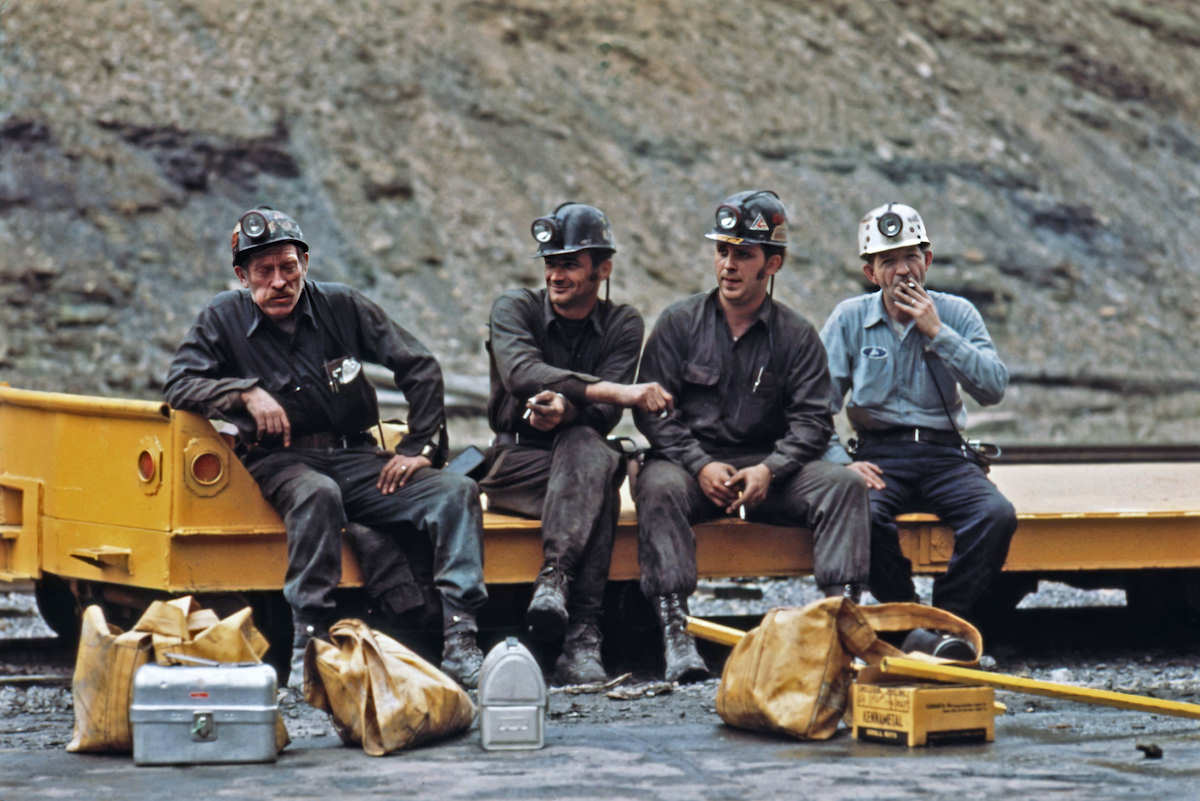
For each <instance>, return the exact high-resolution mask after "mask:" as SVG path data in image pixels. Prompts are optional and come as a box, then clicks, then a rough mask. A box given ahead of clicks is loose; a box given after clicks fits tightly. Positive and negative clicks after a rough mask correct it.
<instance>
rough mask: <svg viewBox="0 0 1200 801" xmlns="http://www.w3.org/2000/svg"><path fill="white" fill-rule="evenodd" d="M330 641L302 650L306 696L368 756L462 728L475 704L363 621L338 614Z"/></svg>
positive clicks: (466, 725)
mask: <svg viewBox="0 0 1200 801" xmlns="http://www.w3.org/2000/svg"><path fill="white" fill-rule="evenodd" d="M329 638H330V639H331V640H332V641H333V642H332V645H331V644H330V643H327V642H324V641H322V640H318V639H313V640H310V641H309V644H308V650H306V651H305V653H304V695H305V700H307V701H308V703H310V704H312V705H313V706H314V707H316V708H317V709H323V710H325V711H326V712H329V713H330V714H331V715H332V716H333V724H334V728H336V729H337V731H338V734H339V735H341V737H342V740H343V741H344V742H347V743H351V744H361V745H362V748H363V751H365V752H366V753H367V754H369V755H371V756H382V755H384V754H387V753H391V752H392V751H396V750H399V749H402V748H410V747H412V746H414V745H418V744H420V743H424V742H428V741H430V740H435V739H438V738H441V737H448V736H450V735H452V734H457V733H458V732H461V731H465V730H466V729H467V728H469V727H470V725H471V721H472V720H474V719H475V704H474V703H472V702H471V697H470V696H469V695H467V693H466V691H465V690H464V689H463V688H462V687H460V686H458V683H457V682H456V681H454V679H452V678H450V677H449V676H447V675H446V674H445V673H443V672H442V671H440V670H438V669H437V668H436V667H434V666H433V665H431V664H429V663H428V662H426V661H425V660H424V659H422V658H421V657H420V656H418V655H417V654H415V653H414V652H413V651H411V650H410V649H409V648H408V647H406V646H404V645H402V644H400V643H398V642H396V641H395V640H393V639H392V638H390V637H388V636H387V635H385V634H383V633H381V632H378V631H375V630H374V629H372V628H370V627H369V626H367V624H365V623H363V622H362V621H361V620H354V619H346V620H340V621H338V622H337V623H335V624H334V625H333V627H332V628H330V630H329Z"/></svg>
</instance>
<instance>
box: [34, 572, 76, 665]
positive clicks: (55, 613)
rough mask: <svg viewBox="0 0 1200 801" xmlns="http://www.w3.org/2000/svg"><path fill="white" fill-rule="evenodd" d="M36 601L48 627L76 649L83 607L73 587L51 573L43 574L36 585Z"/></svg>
mask: <svg viewBox="0 0 1200 801" xmlns="http://www.w3.org/2000/svg"><path fill="white" fill-rule="evenodd" d="M33 596H34V599H35V600H36V601H37V607H38V612H40V613H41V615H42V619H43V620H45V621H46V625H47V626H49V627H50V628H51V629H53V630H54V633H55V634H57V635H58V636H59V638H60V639H62V640H63V641H64V642H65V644H66V645H68V646H70V647H72V648H74V647H75V646H76V645H77V644H78V643H79V618H80V615H81V614H82V607H80V605H79V599H77V598H76V597H75V593H74V592H72V591H71V585H70V584H69V583H67V582H66V581H65V580H64V579H62V578H59V577H58V576H55V575H53V574H51V573H43V574H42V577H41V578H40V579H38V580H37V581H36V582H35V583H34V589H33Z"/></svg>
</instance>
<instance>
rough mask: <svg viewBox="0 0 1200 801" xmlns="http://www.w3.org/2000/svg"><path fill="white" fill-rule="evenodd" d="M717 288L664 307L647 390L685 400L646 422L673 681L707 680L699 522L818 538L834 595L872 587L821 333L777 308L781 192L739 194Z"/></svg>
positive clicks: (651, 569) (644, 539)
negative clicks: (838, 457) (838, 445)
mask: <svg viewBox="0 0 1200 801" xmlns="http://www.w3.org/2000/svg"><path fill="white" fill-rule="evenodd" d="M715 217H716V219H715V224H714V226H713V229H712V230H711V231H710V232H709V233H707V234H706V235H705V236H706V238H708V239H711V240H714V241H715V242H716V248H715V252H714V259H713V266H714V269H715V272H716V278H717V287H716V288H715V289H713V290H711V291H709V292H704V293H701V294H699V295H693V296H692V297H690V298H686V299H684V300H681V301H679V302H677V303H675V304H673V305H671V306H670V307H668V308H667V309H666V310H665V311H663V313H662V315H661V316H660V317H659V318H658V322H657V324H656V325H655V326H654V330H653V332H652V333H651V334H650V338H649V339H648V340H647V341H646V349H645V351H644V352H643V354H642V366H641V370H640V374H639V377H638V378H639V380H641V381H657V382H659V383H661V384H662V385H663V386H664V387H666V389H667V391H668V392H670V393H671V394H672V395H673V396H674V398H675V405H676V408H675V411H674V412H673V413H671V414H669V415H667V416H665V417H662V416H659V415H657V414H649V413H647V412H644V411H641V410H639V411H636V412H634V421H635V422H636V423H637V426H638V429H639V430H640V431H641V432H642V433H643V434H644V435H645V436H646V438H647V439H648V440H649V441H650V445H651V450H650V452H649V453H648V454H647V458H646V463H645V465H644V466H643V467H642V469H641V471H640V472H639V473H638V480H637V486H636V487H635V490H634V494H635V499H636V502H637V511H638V561H639V564H640V566H641V572H642V578H641V581H642V591H643V592H644V593H645V594H646V596H647V597H648V598H650V599H651V602H652V604H653V606H654V609H655V611H656V612H657V614H658V618H659V624H660V627H661V629H662V633H663V652H664V661H665V663H666V671H665V673H666V678H667V680H669V681H689V680H696V679H699V678H703V677H704V676H706V675H707V670H706V668H705V665H704V662H703V661H702V660H701V658H700V655H699V654H698V653H697V651H696V645H695V642H694V640H693V639H692V637H691V635H689V634H688V633H687V632H686V630H685V627H686V620H685V617H686V615H687V597H688V595H690V594H691V593H692V591H693V590H694V589H695V588H696V579H697V566H696V541H695V537H694V535H693V533H692V528H691V527H692V525H693V524H695V523H699V522H701V521H703V520H706V519H709V518H713V517H717V516H720V515H722V514H727V515H735V514H742V515H744V516H746V517H748V518H750V519H755V520H762V521H764V522H773V523H780V524H785V525H804V526H807V527H809V528H811V529H812V533H813V575H814V576H815V578H816V581H817V584H818V586H820V588H821V590H822V591H823V592H824V593H825V594H826V595H828V596H833V595H847V596H850V597H857V596H858V593H859V585H860V583H862V582H864V581H865V580H866V578H867V569H868V561H869V554H868V550H867V549H868V543H869V530H868V508H867V493H866V487H865V486H864V485H863V484H862V482H861V481H859V480H858V478H857V476H854V475H853V474H851V473H849V471H846V470H843V469H841V468H839V467H837V466H836V465H833V464H831V463H829V462H826V461H822V459H821V455H822V454H823V453H824V452H825V449H826V446H827V444H828V442H829V437H830V435H831V434H832V432H833V418H832V416H831V415H830V413H829V401H828V399H829V393H830V391H831V386H830V383H829V373H828V371H827V370H826V366H825V351H824V349H823V348H822V347H821V341H820V339H819V338H818V336H817V332H816V329H815V328H813V326H812V325H811V324H810V323H809V322H808V321H807V320H805V319H804V318H803V317H801V316H800V315H798V314H796V313H795V312H793V311H792V310H791V309H789V308H788V307H787V306H785V305H784V304H782V303H780V302H779V301H777V300H775V299H774V298H773V297H772V293H771V291H770V287H771V281H772V280H773V278H774V276H775V274H776V273H777V272H779V270H780V269H781V268H782V266H783V260H784V256H785V254H786V248H787V244H788V236H787V215H786V213H785V210H784V207H783V203H781V202H780V200H779V198H778V196H776V194H775V193H774V192H770V191H765V190H752V191H746V192H738V193H737V194H735V195H732V196H730V197H728V198H726V199H725V201H724V202H723V203H721V205H720V206H718V207H717V211H716V215H715Z"/></svg>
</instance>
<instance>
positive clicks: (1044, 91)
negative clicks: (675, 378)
mask: <svg viewBox="0 0 1200 801" xmlns="http://www.w3.org/2000/svg"><path fill="white" fill-rule="evenodd" d="M1198 74H1200V11H1198V10H1197V7H1196V6H1195V4H1194V3H1192V2H1190V0H1160V1H1159V2H1139V1H1138V0H1076V1H1075V2H1068V1H1067V0H1052V1H1051V2H1041V1H1040V0H1008V1H1006V2H1001V3H985V2H971V1H970V0H928V1H923V2H918V0H911V1H910V0H897V2H868V1H867V0H826V1H825V2H819V1H818V2H812V3H787V2H771V1H770V0H767V2H760V3H754V4H749V3H745V4H744V3H722V2H717V1H716V0H660V1H659V2H645V1H644V0H641V1H639V0H611V1H610V2H605V3H588V2H566V1H565V0H559V1H558V2H551V0H522V1H521V2H511V3H510V2H487V1H485V0H440V1H435V0H409V1H408V2H382V1H381V2H365V1H360V2H335V1H334V0H310V2H305V3H291V2H283V0H261V1H260V2H257V3H242V2H232V1H231V0H178V1H177V2H175V1H172V2H167V1H166V0H43V1H40V2H34V1H33V0H6V1H5V2H0V254H2V255H0V278H2V281H0V379H2V380H6V381H8V382H10V383H12V384H13V385H17V386H25V387H32V388H40V389H55V390H65V391H72V392H89V393H98V394H113V395H123V396H134V397H155V396H157V394H158V390H159V386H160V383H161V380H162V377H163V376H164V374H165V370H166V366H167V364H168V362H169V360H170V357H171V354H172V352H173V350H174V347H175V345H176V344H177V343H178V341H179V339H180V338H181V337H182V335H183V334H184V332H185V330H186V328H187V326H188V325H189V324H190V322H191V320H192V319H193V317H194V315H195V313H196V311H197V310H198V309H199V308H200V307H201V305H202V304H203V303H204V302H205V300H206V299H207V298H208V297H209V296H211V295H212V294H213V293H214V292H216V291H218V290H220V289H222V288H224V287H225V286H227V285H228V284H229V282H230V281H231V279H232V277H233V276H232V272H231V270H230V267H229V259H228V250H227V248H228V235H229V229H230V228H231V226H232V223H233V221H234V220H235V219H236V217H237V215H238V214H239V213H240V212H241V211H242V210H243V209H245V208H247V207H249V206H251V205H254V204H257V203H269V204H270V205H273V206H276V207H277V208H282V209H285V210H288V211H290V212H291V213H293V214H294V215H295V216H296V217H297V219H298V220H299V221H300V223H301V225H302V226H303V227H304V230H305V232H306V234H307V236H308V237H309V239H310V241H311V243H312V246H313V256H312V258H313V261H312V274H313V276H314V277H318V278H322V279H329V280H341V281H347V282H350V283H352V284H355V285H357V286H359V287H361V288H363V289H364V290H366V291H367V292H368V293H369V294H371V295H372V296H373V297H374V298H376V299H377V300H379V301H380V302H381V303H383V304H384V305H385V307H386V308H388V309H389V310H390V311H391V312H392V313H393V314H394V315H395V317H396V318H397V319H398V320H399V321H400V322H402V323H403V324H404V325H406V326H410V327H411V328H413V329H414V330H415V331H416V332H418V333H419V335H420V336H421V337H422V338H423V339H424V340H425V341H426V342H427V343H428V344H429V345H430V347H431V348H433V350H434V351H435V352H436V353H437V354H438V356H439V357H441V359H442V360H443V363H444V365H445V366H446V368H447V370H448V371H450V372H453V373H455V374H461V375H465V376H483V375H485V374H486V356H485V354H484V350H483V340H484V338H485V324H486V318H487V311H488V308H489V305H490V301H491V299H492V298H493V297H494V296H495V295H496V294H497V293H498V292H500V291H501V290H502V289H504V288H507V287H510V286H515V285H522V284H524V285H534V284H537V283H538V281H539V280H540V267H539V264H538V263H537V262H536V261H535V260H533V259H531V258H530V254H531V252H532V244H531V240H530V239H529V236H528V225H529V222H530V220H531V219H533V218H534V217H535V216H538V215H539V214H541V213H544V212H546V211H548V210H550V209H552V208H553V207H554V206H555V205H556V204H557V203H558V202H560V201H562V200H566V199H577V200H583V201H587V202H592V203H595V204H596V205H599V206H601V207H603V208H604V209H605V210H606V211H608V213H609V215H610V217H611V218H612V220H613V224H614V230H615V233H616V235H617V238H618V242H619V245H620V252H619V254H618V257H617V259H618V260H617V266H616V271H615V277H614V280H613V286H612V292H613V296H614V297H616V298H619V299H621V300H624V301H628V302H632V303H634V304H636V305H637V306H638V307H639V308H641V309H642V310H643V312H644V313H645V314H646V316H647V318H648V320H650V321H652V320H653V318H654V316H655V315H656V314H657V313H658V312H659V311H660V310H661V309H662V308H663V307H664V306H665V305H666V304H667V303H668V302H670V301H671V300H672V299H674V298H676V297H678V296H680V295H681V294H683V293H687V292H693V291H698V290H701V289H704V288H707V287H708V286H710V285H711V284H712V268H711V256H710V249H709V247H708V244H709V243H707V242H706V241H705V240H704V239H703V238H702V237H701V234H702V233H703V232H704V231H705V230H707V228H708V226H709V225H710V220H711V213H712V209H713V207H714V206H715V205H716V203H717V202H719V200H720V199H721V198H722V197H724V196H725V195H727V194H729V193H731V192H733V191H736V190H739V189H743V188H748V187H768V188H773V189H775V190H776V191H777V192H778V193H779V194H780V195H781V196H782V197H783V199H784V201H785V202H786V203H787V205H788V207H789V209H790V211H791V215H792V218H793V223H792V239H793V243H794V244H793V246H792V248H791V249H790V252H789V258H788V262H787V265H786V269H785V271H784V273H783V275H782V276H781V278H780V281H779V283H778V286H777V292H778V294H779V296H780V297H782V298H783V299H784V300H786V301H787V302H789V303H791V304H792V305H794V306H795V307H796V308H798V309H799V310H800V311H801V312H802V313H804V314H805V315H807V316H808V317H809V318H810V319H812V320H813V321H814V323H816V324H817V325H819V324H820V323H821V321H823V320H824V318H825V316H826V315H827V314H828V312H829V311H830V309H832V307H833V305H834V304H835V303H836V302H837V301H838V300H839V299H841V298H843V297H845V296H847V295H849V294H852V293H855V292H858V291H861V289H862V282H861V273H860V271H859V264H858V261H857V259H856V258H855V254H854V231H855V223H856V221H857V220H858V217H859V216H860V214H861V213H862V212H863V211H865V210H866V209H868V208H870V207H872V206H874V205H876V204H878V203H881V202H886V201H888V200H903V201H905V202H908V203H911V204H912V205H914V206H916V207H917V208H918V209H920V210H921V212H922V213H923V214H924V216H925V218H926V221H927V223H928V226H929V230H930V234H931V237H932V239H933V242H934V253H935V265H934V269H933V271H932V272H931V275H930V284H931V286H933V287H935V288H938V289H944V290H948V291H951V292H958V293H962V294H964V295H966V296H967V297H969V298H971V299H972V300H973V301H975V302H976V304H978V305H979V307H980V310H981V311H982V312H983V315H984V317H985V319H986V320H987V322H988V325H989V327H990V328H991V330H992V332H993V335H994V336H995V338H996V340H997V343H998V345H999V347H1000V349H1001V351H1002V353H1003V354H1004V356H1005V357H1006V359H1007V361H1008V363H1009V365H1010V367H1011V368H1012V371H1013V375H1014V383H1013V386H1012V389H1011V391H1010V393H1009V397H1008V398H1007V399H1006V401H1005V402H1004V404H1002V405H1001V406H1000V407H998V408H997V409H994V410H989V411H988V413H987V414H981V415H978V416H977V417H976V420H977V423H978V426H979V428H978V430H979V431H981V432H982V433H991V434H994V435H996V436H999V437H1001V438H1007V439H1025V440H1030V439H1032V440H1063V439H1070V440H1076V441H1114V440H1131V439H1150V440H1167V439H1181V438H1182V439H1192V440H1200V430H1198V424H1197V422H1196V420H1197V418H1198V417H1200V348H1198V347H1197V345H1198V344H1200V342H1198V340H1200V337H1198V336H1197V334H1196V327H1197V315H1198V314H1200V312H1198V309H1200V280H1198V279H1200V260H1198V256H1197V249H1196V248H1195V247H1194V241H1195V237H1196V236H1197V231H1198V230H1200V226H1198V225H1197V215H1198V214H1200V188H1198V187H1200V180H1198V178H1200V94H1198V93H1197V92H1196V90H1195V88H1194V85H1195V76H1196V75H1198Z"/></svg>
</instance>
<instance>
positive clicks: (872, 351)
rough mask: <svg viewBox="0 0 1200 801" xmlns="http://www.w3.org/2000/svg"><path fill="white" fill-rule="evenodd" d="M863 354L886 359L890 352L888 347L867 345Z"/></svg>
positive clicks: (868, 356)
mask: <svg viewBox="0 0 1200 801" xmlns="http://www.w3.org/2000/svg"><path fill="white" fill-rule="evenodd" d="M862 355H863V356H866V357H867V358H868V359H886V358H887V355H888V352H887V348H881V347H880V346H878V345H867V346H866V347H865V348H863V349H862Z"/></svg>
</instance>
